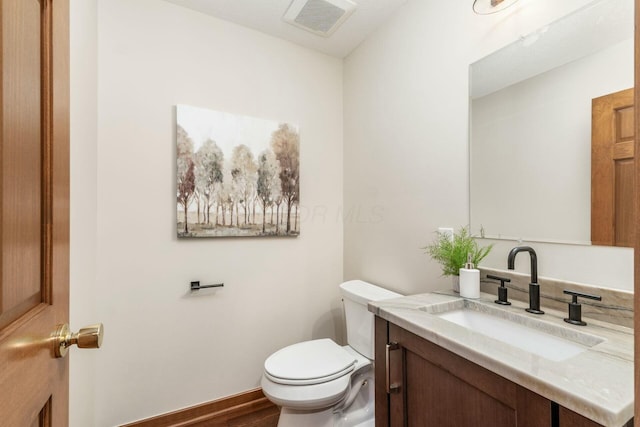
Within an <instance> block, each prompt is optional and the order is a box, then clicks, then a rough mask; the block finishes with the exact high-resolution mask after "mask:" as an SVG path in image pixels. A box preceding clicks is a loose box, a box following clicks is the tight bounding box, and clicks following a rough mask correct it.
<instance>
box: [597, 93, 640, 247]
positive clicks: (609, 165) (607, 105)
mask: <svg viewBox="0 0 640 427" xmlns="http://www.w3.org/2000/svg"><path fill="white" fill-rule="evenodd" d="M633 96H634V92H633V88H632V89H627V90H623V91H620V92H616V93H612V94H610V95H605V96H602V97H600V98H595V99H594V100H593V102H592V122H591V123H592V131H591V243H592V244H594V245H605V246H627V247H632V246H633V245H634V242H635V221H634V219H635V215H634V209H635V208H634V203H635V184H634V175H635V160H634V153H635V148H634V144H635V130H634V128H635V127H634V114H635V113H634V108H633Z"/></svg>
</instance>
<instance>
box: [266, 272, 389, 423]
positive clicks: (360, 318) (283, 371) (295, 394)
mask: <svg viewBox="0 0 640 427" xmlns="http://www.w3.org/2000/svg"><path fill="white" fill-rule="evenodd" d="M340 293H341V294H342V300H343V301H344V311H345V318H346V323H347V342H348V344H349V345H347V346H344V347H341V346H339V345H338V344H336V343H335V342H334V341H332V340H330V339H319V340H313V341H305V342H301V343H298V344H293V345H290V346H288V347H285V348H283V349H281V350H278V351H276V352H275V353H273V354H272V355H271V356H269V357H268V358H267V360H266V361H265V362H264V374H263V376H262V390H263V392H264V394H265V396H267V397H268V398H269V400H271V401H272V402H273V403H275V404H276V405H278V406H281V407H282V410H281V411H280V421H279V422H278V427H301V426H304V427H335V426H342V427H355V426H359V427H368V426H371V427H373V426H374V425H375V420H374V406H375V398H374V386H373V378H374V375H373V374H374V373H373V357H374V352H373V345H374V338H373V334H374V326H373V325H374V316H373V314H372V313H370V312H369V311H368V310H367V303H368V302H369V301H379V300H383V299H389V298H396V297H400V296H402V295H400V294H397V293H395V292H391V291H389V290H386V289H383V288H380V287H378V286H374V285H372V284H370V283H366V282H363V281H361V280H351V281H349V282H345V283H343V284H341V285H340Z"/></svg>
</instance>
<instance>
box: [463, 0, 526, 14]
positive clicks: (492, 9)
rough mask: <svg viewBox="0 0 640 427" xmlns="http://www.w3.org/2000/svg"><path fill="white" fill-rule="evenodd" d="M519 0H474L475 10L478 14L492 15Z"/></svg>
mask: <svg viewBox="0 0 640 427" xmlns="http://www.w3.org/2000/svg"><path fill="white" fill-rule="evenodd" d="M517 1H518V0H474V2H473V11H474V12H475V13H477V14H478V15H490V14H492V13H496V12H500V11H501V10H504V9H506V8H508V7H509V6H512V5H513V4H514V3H516V2H517Z"/></svg>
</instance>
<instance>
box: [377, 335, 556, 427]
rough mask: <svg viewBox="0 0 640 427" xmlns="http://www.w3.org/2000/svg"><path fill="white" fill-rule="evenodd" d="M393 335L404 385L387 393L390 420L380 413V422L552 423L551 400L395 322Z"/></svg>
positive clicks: (525, 426)
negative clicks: (398, 325) (414, 333)
mask: <svg viewBox="0 0 640 427" xmlns="http://www.w3.org/2000/svg"><path fill="white" fill-rule="evenodd" d="M376 326H377V327H379V328H381V327H383V324H382V323H377V324H376ZM377 334H378V333H377ZM380 335H382V334H380ZM388 338H389V341H390V342H395V343H398V345H399V349H398V350H395V351H393V352H392V359H391V366H390V368H391V371H390V374H391V378H390V380H391V383H393V384H398V385H399V388H398V389H397V391H396V392H392V393H390V394H388V395H387V396H388V402H389V410H388V413H387V414H386V420H385V416H381V417H377V418H376V420H377V421H376V426H378V427H382V426H386V425H390V426H392V427H395V426H420V427H429V426H434V427H465V426H474V427H507V426H518V427H541V426H550V425H551V402H550V401H549V400H547V399H544V398H543V397H541V396H539V395H537V394H535V393H533V392H530V391H528V390H526V389H524V388H522V387H520V386H518V385H516V384H515V383H513V382H511V381H508V380H506V379H504V378H502V377H500V376H499V375H496V374H494V373H492V372H491V371H488V370H486V369H484V368H482V367H480V366H478V365H476V364H474V363H471V362H469V361H468V360H466V359H464V358H461V357H459V356H457V355H455V354H453V353H451V352H449V351H447V350H444V349H442V348H441V347H439V346H437V345H435V344H433V343H430V342H429V341H426V340H424V339H422V338H420V337H418V336H416V335H413V334H411V333H410V332H407V331H406V330H404V329H402V328H399V327H397V326H396V325H394V324H388ZM379 365H383V364H381V363H377V366H379ZM398 365H400V366H399V369H398ZM394 366H395V369H394ZM380 375H384V376H385V377H383V378H379V377H380ZM380 379H381V380H383V381H384V382H385V383H386V373H382V374H379V375H378V376H377V377H376V383H377V382H379V380H380ZM378 397H379V398H381V399H382V398H384V395H383V394H382V393H379V394H378V395H377V398H378ZM387 420H388V421H387Z"/></svg>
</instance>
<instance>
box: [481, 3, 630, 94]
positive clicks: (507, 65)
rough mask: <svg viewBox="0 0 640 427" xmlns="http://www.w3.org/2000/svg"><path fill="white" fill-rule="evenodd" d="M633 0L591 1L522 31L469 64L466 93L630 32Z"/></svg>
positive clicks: (493, 87) (503, 83)
mask: <svg viewBox="0 0 640 427" xmlns="http://www.w3.org/2000/svg"><path fill="white" fill-rule="evenodd" d="M633 17H634V4H633V1H623V0H610V1H600V0H598V1H595V2H594V3H592V4H590V5H588V6H586V7H585V8H584V9H581V10H580V11H579V12H577V13H574V14H572V15H569V16H567V17H565V18H562V19H560V20H559V21H556V22H554V23H552V24H550V25H548V26H546V27H542V28H540V29H538V30H537V31H535V32H533V33H531V34H529V35H527V36H523V37H522V38H521V39H520V40H519V41H518V42H516V43H512V44H511V45H509V46H506V47H505V48H503V49H501V50H499V51H497V52H495V53H493V54H491V55H489V56H487V57H486V58H483V59H481V60H480V61H478V62H476V63H474V64H473V66H472V69H471V98H478V97H482V96H484V95H487V94H489V93H493V92H495V91H497V90H500V89H502V88H505V87H507V86H510V85H512V84H515V83H518V82H520V81H523V80H526V79H528V78H530V77H532V76H535V75H538V74H541V73H543V72H545V71H548V70H551V69H553V68H556V67H559V66H561V65H563V64H567V63H569V62H572V61H575V60H577V59H580V58H583V57H585V56H587V55H590V54H593V53H595V52H597V51H599V50H601V49H604V48H606V47H608V46H611V45H613V44H616V43H618V42H621V41H623V40H627V39H629V38H631V37H633V28H634V27H633V26H634V22H633Z"/></svg>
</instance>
